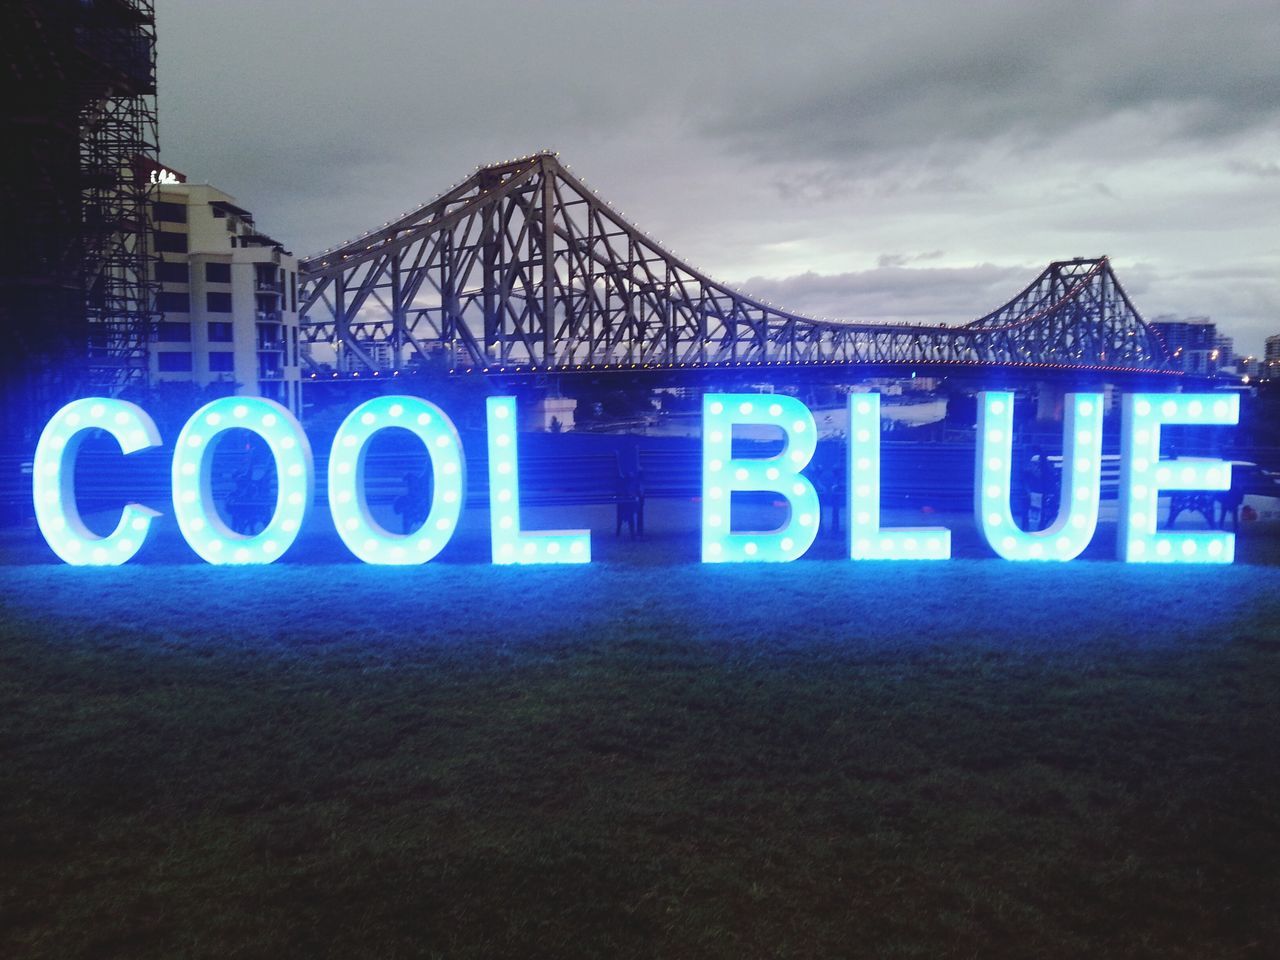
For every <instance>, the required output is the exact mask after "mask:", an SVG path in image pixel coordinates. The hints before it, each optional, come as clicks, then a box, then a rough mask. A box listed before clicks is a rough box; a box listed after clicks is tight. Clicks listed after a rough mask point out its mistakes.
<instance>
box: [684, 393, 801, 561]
mask: <svg viewBox="0 0 1280 960" xmlns="http://www.w3.org/2000/svg"><path fill="white" fill-rule="evenodd" d="M737 424H743V425H764V426H772V427H777V428H778V429H779V430H781V431H782V435H783V438H784V442H783V445H782V451H781V452H780V453H779V454H778V455H777V456H774V457H765V458H760V459H737V460H735V459H734V458H733V428H734V426H735V425H737ZM817 445H818V430H817V425H816V424H815V423H814V421H813V414H812V413H810V412H809V408H808V407H806V406H805V405H804V404H803V403H801V402H800V401H799V400H797V399H796V398H795V397H788V396H781V395H772V394H757V393H708V394H704V395H703V398H702V562H703V563H783V562H787V561H790V560H795V559H796V558H797V557H800V556H803V555H804V552H805V551H806V550H808V549H809V547H811V546H812V545H813V541H814V538H816V537H817V535H818V524H819V523H820V522H821V520H822V509H821V506H820V504H819V503H818V494H817V491H815V490H814V488H813V484H812V483H810V482H809V480H808V478H807V477H804V476H802V475H801V473H800V471H801V470H803V469H804V468H805V467H806V466H807V465H808V463H809V461H810V460H812V459H813V453H814V450H816V449H817ZM752 491H755V492H763V493H775V494H777V495H778V496H780V497H782V498H783V499H785V500H786V501H787V505H788V507H789V508H790V516H789V517H788V519H787V521H786V523H784V524H783V525H782V526H780V527H778V528H777V529H776V530H761V531H748V532H741V533H734V532H733V531H732V530H730V529H729V527H730V516H731V510H730V504H731V502H732V499H733V494H734V493H735V492H752Z"/></svg>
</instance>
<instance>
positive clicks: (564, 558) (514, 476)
mask: <svg viewBox="0 0 1280 960" xmlns="http://www.w3.org/2000/svg"><path fill="white" fill-rule="evenodd" d="M486 417H487V421H488V435H489V436H488V440H489V529H490V543H491V547H492V550H493V562H494V563H502V564H506V563H590V562H591V531H590V530H529V531H524V530H521V529H520V459H519V456H518V455H517V453H516V436H517V435H516V398H515V397H489V398H488V400H487V401H486Z"/></svg>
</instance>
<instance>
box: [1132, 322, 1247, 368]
mask: <svg viewBox="0 0 1280 960" xmlns="http://www.w3.org/2000/svg"><path fill="white" fill-rule="evenodd" d="M1150 325H1151V326H1152V327H1154V328H1155V329H1156V330H1157V331H1158V332H1159V334H1160V336H1161V337H1163V338H1164V342H1165V346H1166V347H1168V348H1169V356H1170V358H1171V359H1172V360H1173V362H1174V363H1175V364H1177V365H1178V366H1179V367H1181V368H1182V369H1183V370H1185V371H1186V372H1187V373H1196V374H1200V375H1202V376H1212V375H1214V374H1216V373H1217V372H1218V369H1219V363H1220V361H1224V362H1225V361H1226V360H1227V359H1228V358H1226V357H1225V355H1223V354H1222V352H1221V348H1220V346H1219V341H1220V340H1221V339H1223V338H1220V337H1219V336H1218V328H1217V326H1216V325H1215V324H1214V323H1213V322H1212V321H1211V320H1210V319H1209V318H1208V317H1187V318H1185V319H1182V320H1179V319H1176V318H1174V317H1157V318H1156V319H1154V320H1152V321H1151V323H1150ZM1228 343H1230V341H1229V340H1228Z"/></svg>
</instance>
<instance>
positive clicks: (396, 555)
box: [329, 397, 467, 565]
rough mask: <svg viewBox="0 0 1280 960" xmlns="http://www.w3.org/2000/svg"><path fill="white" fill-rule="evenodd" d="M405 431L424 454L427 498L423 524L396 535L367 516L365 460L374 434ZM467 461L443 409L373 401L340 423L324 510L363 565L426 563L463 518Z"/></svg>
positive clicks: (402, 400) (416, 401)
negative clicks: (428, 466) (418, 442)
mask: <svg viewBox="0 0 1280 960" xmlns="http://www.w3.org/2000/svg"><path fill="white" fill-rule="evenodd" d="M389 427H399V428H400V429H403V430H408V431H409V432H410V433H412V434H413V435H414V436H416V437H417V438H418V439H419V440H421V441H422V445H423V446H424V447H425V448H426V450H427V455H428V458H429V460H430V463H431V476H432V484H431V490H432V500H431V511H430V512H429V513H428V514H427V519H426V521H425V522H424V523H423V524H422V526H421V527H419V528H418V529H417V530H415V531H413V532H412V533H408V534H403V535H401V534H395V533H392V532H391V531H389V530H387V529H386V528H384V527H383V526H381V525H380V524H379V523H378V522H377V521H376V520H374V519H373V515H372V514H371V513H370V512H369V500H368V497H367V495H366V493H365V484H364V469H365V456H366V454H367V453H368V450H369V441H370V440H371V439H372V438H373V436H374V434H376V433H377V432H378V431H379V430H386V429H387V428H389ZM466 489H467V482H466V460H465V459H464V458H463V455H462V441H461V440H460V439H459V437H458V431H457V428H456V427H455V426H454V425H453V421H452V420H450V419H449V417H448V416H447V415H446V414H445V412H444V411H443V410H441V409H440V408H439V407H437V406H436V405H435V404H434V403H430V402H429V401H427V400H423V399H421V398H419V397H377V398H375V399H373V400H368V401H366V402H364V403H362V404H360V406H358V407H356V408H355V409H354V410H352V411H351V413H349V414H348V415H347V418H346V419H345V420H343V421H342V426H340V427H339V428H338V432H337V433H336V434H335V435H334V437H333V448H332V449H331V450H330V451H329V510H330V511H331V512H332V514H333V523H334V526H335V527H337V530H338V536H340V537H341V538H342V542H343V543H345V544H346V545H347V549H349V550H350V551H351V552H352V553H354V554H355V555H356V556H357V557H359V558H360V559H361V560H363V561H364V562H365V563H379V564H392V565H411V564H417V563H426V562H427V561H428V560H430V559H431V558H432V557H434V556H435V555H436V554H438V553H439V552H440V551H441V549H443V547H444V545H445V544H446V543H448V542H449V539H450V538H451V537H452V536H453V533H454V531H455V530H457V528H458V519H459V517H461V516H462V503H463V499H464V497H465V495H466Z"/></svg>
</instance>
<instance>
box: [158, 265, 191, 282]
mask: <svg viewBox="0 0 1280 960" xmlns="http://www.w3.org/2000/svg"><path fill="white" fill-rule="evenodd" d="M156 279H157V280H160V281H161V282H163V283H190V282H191V276H190V274H189V272H188V271H187V265H186V264H185V263H178V262H174V261H169V260H161V261H160V262H159V263H158V264H156Z"/></svg>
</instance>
